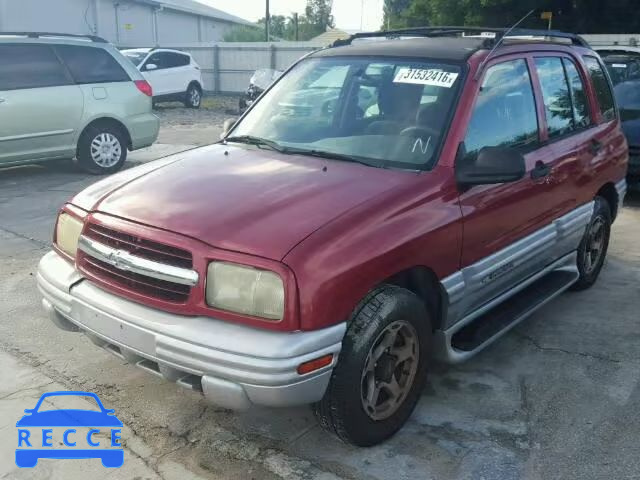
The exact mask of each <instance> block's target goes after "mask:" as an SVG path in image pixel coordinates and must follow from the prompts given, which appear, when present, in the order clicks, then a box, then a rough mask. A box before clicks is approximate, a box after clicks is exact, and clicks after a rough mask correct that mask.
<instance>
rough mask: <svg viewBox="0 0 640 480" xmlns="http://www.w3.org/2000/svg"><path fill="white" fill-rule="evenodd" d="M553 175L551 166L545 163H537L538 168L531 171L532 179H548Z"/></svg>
mask: <svg viewBox="0 0 640 480" xmlns="http://www.w3.org/2000/svg"><path fill="white" fill-rule="evenodd" d="M550 173H551V165H547V164H546V163H544V162H541V161H537V162H536V166H535V168H534V169H533V170H531V178H532V179H534V180H537V179H539V178H544V177H548V176H549V174H550Z"/></svg>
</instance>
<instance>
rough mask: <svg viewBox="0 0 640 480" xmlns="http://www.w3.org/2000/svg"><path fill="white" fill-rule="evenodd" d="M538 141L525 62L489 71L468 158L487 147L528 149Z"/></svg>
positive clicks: (474, 118)
mask: <svg viewBox="0 0 640 480" xmlns="http://www.w3.org/2000/svg"><path fill="white" fill-rule="evenodd" d="M537 141H538V117H537V114H536V105H535V100H534V96H533V87H532V86H531V76H530V74H529V69H528V67H527V63H526V61H525V60H524V59H518V60H512V61H509V62H504V63H499V64H497V65H494V66H492V67H491V68H489V69H488V70H487V72H486V74H485V76H484V80H483V82H482V86H481V87H480V93H479V95H478V98H477V100H476V104H475V106H474V109H473V113H472V115H471V120H470V121H469V126H468V128H467V134H466V137H465V140H464V146H465V150H466V153H467V154H476V153H477V152H478V151H480V150H481V149H482V148H484V147H498V146H501V147H527V146H531V145H535V144H536V143H537Z"/></svg>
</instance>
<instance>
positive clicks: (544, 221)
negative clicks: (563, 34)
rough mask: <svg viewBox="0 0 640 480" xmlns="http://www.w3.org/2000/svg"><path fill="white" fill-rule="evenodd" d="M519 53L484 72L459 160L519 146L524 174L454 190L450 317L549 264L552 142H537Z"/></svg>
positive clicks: (534, 117)
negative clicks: (456, 222)
mask: <svg viewBox="0 0 640 480" xmlns="http://www.w3.org/2000/svg"><path fill="white" fill-rule="evenodd" d="M529 67H530V66H529V63H528V60H527V59H526V58H513V57H511V58H509V59H506V60H502V61H498V62H497V63H494V64H493V65H491V66H490V67H489V68H488V69H487V70H486V72H485V74H484V78H483V80H482V82H481V88H480V91H479V92H478V97H477V100H476V104H475V106H474V108H473V111H472V113H471V118H470V120H469V124H468V127H467V132H466V136H465V139H464V144H463V145H462V146H461V151H460V157H461V158H464V156H466V155H474V154H477V152H478V151H479V150H480V149H482V148H483V147H492V146H503V147H511V148H515V149H518V150H520V151H521V152H522V153H523V154H524V156H525V160H526V165H527V171H526V175H525V177H524V178H522V179H521V180H519V181H516V182H513V183H505V184H498V185H481V186H475V187H472V188H470V189H468V190H466V191H463V192H461V194H460V206H461V209H462V215H463V221H464V238H463V250H462V258H461V264H462V266H463V269H462V273H463V279H464V290H465V291H464V295H463V296H462V299H461V300H460V301H459V303H458V305H456V307H455V310H454V311H453V312H450V318H449V321H450V322H455V321H456V320H459V319H461V318H463V317H464V316H465V315H467V314H468V313H470V312H472V311H475V310H477V309H478V308H479V307H480V306H482V305H483V304H485V303H487V302H488V301H490V300H492V299H493V298H495V297H497V296H498V295H500V294H501V293H503V292H505V291H506V290H508V289H509V288H510V287H512V286H514V285H516V284H517V283H518V282H519V281H522V280H524V279H525V278H527V277H528V276H530V275H532V274H534V273H536V272H537V271H539V270H540V269H542V268H543V267H544V266H545V265H546V264H549V263H550V262H552V261H553V258H551V255H552V254H551V253H550V252H549V251H548V250H547V249H546V248H545V245H546V242H548V241H549V237H548V235H547V234H548V232H545V231H544V227H545V226H548V225H549V224H551V222H552V221H553V220H554V216H555V213H554V211H553V208H550V207H552V205H551V204H550V203H548V201H547V200H548V199H547V197H546V196H547V195H548V193H549V191H550V189H552V188H553V187H552V185H553V182H554V178H553V170H552V165H550V164H549V162H550V160H552V159H553V155H554V154H553V148H552V146H543V145H542V144H541V139H540V133H539V130H540V129H539V127H538V125H539V121H538V118H539V116H540V115H539V113H540V112H538V107H537V104H536V100H535V96H534V89H533V82H532V76H531V73H530V69H529Z"/></svg>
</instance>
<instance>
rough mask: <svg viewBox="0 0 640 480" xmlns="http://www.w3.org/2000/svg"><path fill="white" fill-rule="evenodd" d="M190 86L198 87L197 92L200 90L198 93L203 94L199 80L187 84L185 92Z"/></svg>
mask: <svg viewBox="0 0 640 480" xmlns="http://www.w3.org/2000/svg"><path fill="white" fill-rule="evenodd" d="M191 85H195V86H196V87H198V90H200V93H202V92H203V89H202V84H201V83H200V81H199V80H191V81H190V82H189V85H187V90H189V87H191Z"/></svg>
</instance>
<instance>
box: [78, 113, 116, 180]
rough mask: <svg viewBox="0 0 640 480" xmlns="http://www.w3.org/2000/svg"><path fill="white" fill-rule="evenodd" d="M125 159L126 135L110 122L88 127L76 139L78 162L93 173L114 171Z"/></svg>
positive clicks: (103, 173) (102, 173) (101, 173)
mask: <svg viewBox="0 0 640 480" xmlns="http://www.w3.org/2000/svg"><path fill="white" fill-rule="evenodd" d="M126 159H127V142H126V136H125V134H124V133H123V132H122V130H121V129H120V128H118V127H117V126H115V125H112V124H110V123H104V124H96V125H92V126H90V127H88V128H87V129H86V130H85V131H84V132H83V133H82V135H81V136H80V140H79V141H78V164H79V165H80V167H81V168H82V169H83V170H85V171H87V172H89V173H93V174H95V175H106V174H110V173H115V172H117V171H118V170H120V169H121V168H122V165H123V164H124V162H125V160H126Z"/></svg>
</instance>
